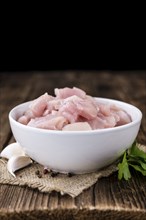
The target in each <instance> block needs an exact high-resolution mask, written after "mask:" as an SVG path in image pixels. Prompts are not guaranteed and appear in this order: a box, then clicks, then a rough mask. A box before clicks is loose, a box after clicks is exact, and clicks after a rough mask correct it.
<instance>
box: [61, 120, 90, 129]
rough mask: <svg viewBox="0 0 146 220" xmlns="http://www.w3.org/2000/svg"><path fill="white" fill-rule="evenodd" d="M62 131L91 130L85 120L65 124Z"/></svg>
mask: <svg viewBox="0 0 146 220" xmlns="http://www.w3.org/2000/svg"><path fill="white" fill-rule="evenodd" d="M62 130H63V131H88V130H92V128H91V126H90V125H89V124H88V123H87V122H76V123H72V124H68V125H65V126H64V127H63V129H62Z"/></svg>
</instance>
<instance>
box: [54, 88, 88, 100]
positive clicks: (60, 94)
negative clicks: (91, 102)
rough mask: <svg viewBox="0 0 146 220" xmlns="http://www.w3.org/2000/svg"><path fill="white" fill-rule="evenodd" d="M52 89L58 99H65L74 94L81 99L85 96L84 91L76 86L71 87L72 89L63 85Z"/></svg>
mask: <svg viewBox="0 0 146 220" xmlns="http://www.w3.org/2000/svg"><path fill="white" fill-rule="evenodd" d="M54 91H55V95H56V96H57V98H59V99H65V98H67V97H70V96H73V95H76V96H78V97H80V98H83V99H84V98H85V97H86V93H85V92H84V91H83V90H81V89H79V88H76V87H73V89H71V88H68V87H65V88H63V89H58V88H56V89H55V90H54Z"/></svg>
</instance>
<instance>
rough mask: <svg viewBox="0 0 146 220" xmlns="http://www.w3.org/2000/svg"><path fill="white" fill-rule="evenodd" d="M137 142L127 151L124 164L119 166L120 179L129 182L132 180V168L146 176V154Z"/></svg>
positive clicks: (123, 160) (123, 159)
mask: <svg viewBox="0 0 146 220" xmlns="http://www.w3.org/2000/svg"><path fill="white" fill-rule="evenodd" d="M139 146H140V145H139V144H138V143H137V142H134V143H133V144H132V146H131V147H130V148H129V149H128V150H126V151H125V153H124V155H123V158H122V162H121V163H119V164H118V179H119V180H121V179H122V178H124V179H125V180H129V179H130V178H131V173H130V169H129V168H130V167H132V168H133V169H135V170H136V171H139V172H140V173H141V174H142V175H143V176H146V152H145V151H144V150H142V149H141V148H140V147H139Z"/></svg>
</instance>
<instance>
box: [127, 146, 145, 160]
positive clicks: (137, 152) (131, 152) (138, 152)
mask: <svg viewBox="0 0 146 220" xmlns="http://www.w3.org/2000/svg"><path fill="white" fill-rule="evenodd" d="M128 152H129V156H134V157H135V156H136V157H140V158H143V159H144V160H146V153H145V152H144V151H142V150H140V149H139V148H138V144H137V143H136V142H134V143H133V144H132V147H131V148H130V149H129V151H128Z"/></svg>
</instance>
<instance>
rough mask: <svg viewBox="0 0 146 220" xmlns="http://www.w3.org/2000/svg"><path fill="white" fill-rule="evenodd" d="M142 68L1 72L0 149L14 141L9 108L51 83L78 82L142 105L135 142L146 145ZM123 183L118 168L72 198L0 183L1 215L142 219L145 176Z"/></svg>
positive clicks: (51, 90)
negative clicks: (134, 70)
mask: <svg viewBox="0 0 146 220" xmlns="http://www.w3.org/2000/svg"><path fill="white" fill-rule="evenodd" d="M145 75H146V71H141V72H139V71H136V72H124V73H123V72H103V71H102V72H96V71H94V72H93V71H92V72H90V71H88V72H86V71H65V72H63V71H62V72H49V73H47V72H44V73H41V72H30V73H26V74H25V73H17V74H16V73H11V74H10V73H9V74H6V73H1V74H0V150H1V149H2V148H4V147H5V146H6V145H7V144H8V143H11V142H13V141H14V138H13V136H12V133H11V130H10V126H9V121H8V112H9V111H10V110H11V108H12V107H14V106H15V105H17V104H19V103H22V102H25V101H29V100H31V99H34V98H36V97H38V96H39V95H42V94H43V93H45V92H46V91H47V92H48V93H49V94H52V95H53V94H54V88H55V87H59V88H60V87H65V86H68V87H73V86H76V87H80V88H81V89H84V90H85V91H86V92H87V93H88V94H90V95H92V96H98V97H106V98H112V99H118V100H122V101H125V102H129V103H131V104H133V105H135V106H137V107H138V108H140V109H141V111H142V113H143V119H142V125H141V128H140V132H139V134H138V138H137V139H138V141H139V142H140V143H141V144H146V78H145ZM132 176H133V178H132V179H131V180H130V181H128V182H126V181H124V180H122V181H118V179H117V173H115V174H113V175H111V176H110V177H108V178H102V179H100V180H99V181H98V182H97V183H96V184H94V186H92V187H91V188H89V189H87V190H85V191H84V192H83V193H82V194H80V195H79V196H78V197H76V198H75V199H73V198H71V197H69V196H67V195H64V196H61V195H60V194H59V193H57V192H52V193H51V194H46V193H40V192H39V191H37V190H32V189H30V188H28V187H18V186H8V185H0V219H1V220H2V219H26V218H27V219H41V218H42V219H48V218H49V219H54V218H55V219H98V218H99V219H141V220H142V219H146V177H143V176H142V175H140V174H139V173H137V172H133V173H132Z"/></svg>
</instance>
